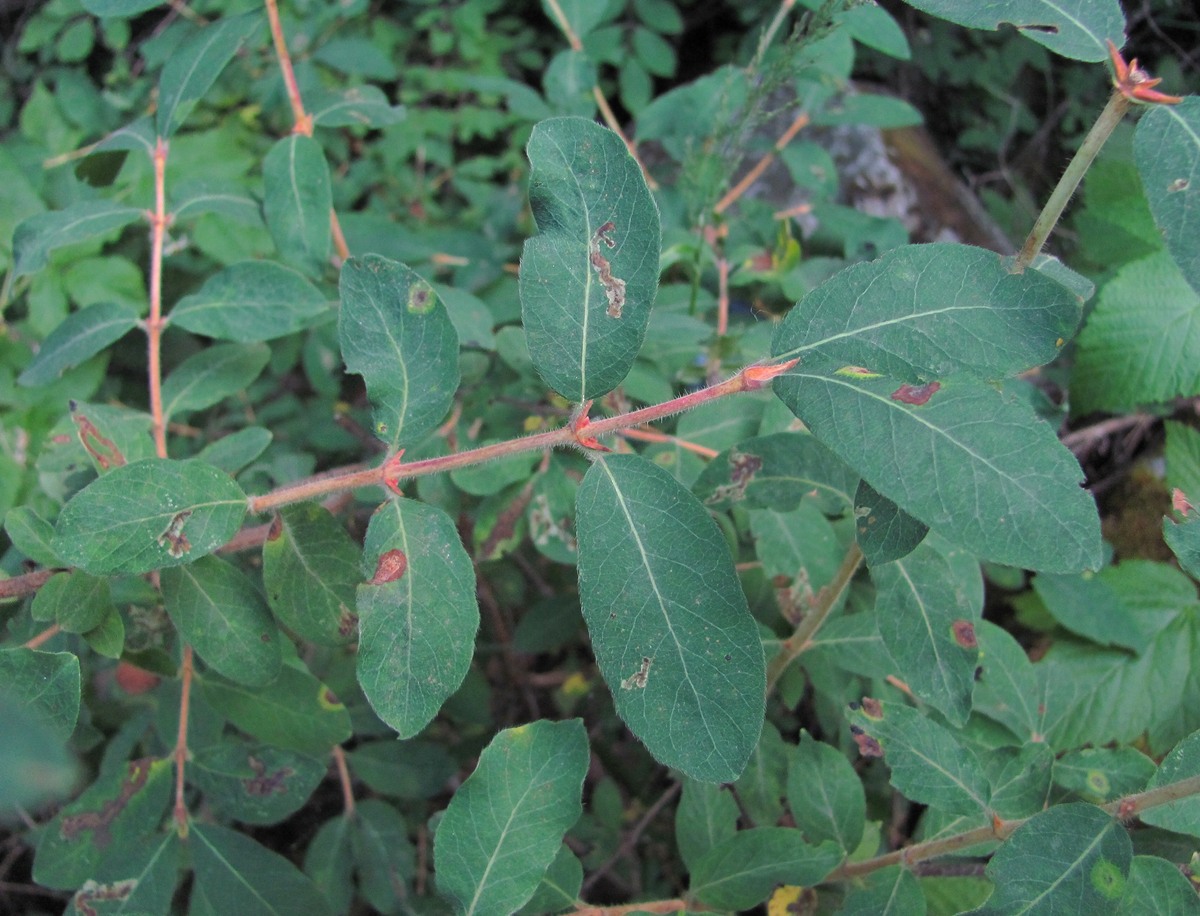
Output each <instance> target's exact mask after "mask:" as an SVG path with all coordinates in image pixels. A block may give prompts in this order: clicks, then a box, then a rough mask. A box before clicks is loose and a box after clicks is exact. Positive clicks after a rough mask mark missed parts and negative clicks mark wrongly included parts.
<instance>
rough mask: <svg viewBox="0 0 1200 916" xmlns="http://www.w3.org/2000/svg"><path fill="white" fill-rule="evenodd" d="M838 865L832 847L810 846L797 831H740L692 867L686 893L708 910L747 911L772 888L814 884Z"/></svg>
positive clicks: (838, 854) (837, 854)
mask: <svg viewBox="0 0 1200 916" xmlns="http://www.w3.org/2000/svg"><path fill="white" fill-rule="evenodd" d="M841 861H842V851H841V850H840V849H839V848H838V846H837V844H836V843H821V844H820V845H819V846H810V845H809V844H808V843H805V842H804V839H803V837H801V835H800V831H799V830H795V829H792V828H789V827H754V828H752V829H750V830H741V831H739V832H738V833H737V834H736V835H735V836H733V837H731V838H730V839H728V840H726V841H725V842H724V843H722V844H721V845H720V846H717V847H716V848H715V849H713V850H712V851H711V852H710V853H709V854H708V855H706V856H705V857H704V858H703V859H701V860H700V861H699V862H698V863H696V867H695V868H694V869H693V870H692V873H691V884H690V887H689V893H690V895H691V896H693V897H695V898H696V899H697V900H700V901H702V902H704V903H707V904H708V905H709V906H712V907H717V908H721V909H729V910H747V909H750V908H751V907H753V906H755V905H756V904H759V903H762V902H763V901H764V900H766V899H767V897H768V896H770V894H771V891H772V890H774V889H775V886H776V885H777V884H800V885H809V886H811V885H814V884H817V883H819V882H820V881H821V879H822V878H824V877H825V876H826V875H827V874H829V873H830V872H831V871H832V870H833V869H834V867H835V866H837V864H838V863H839V862H841Z"/></svg>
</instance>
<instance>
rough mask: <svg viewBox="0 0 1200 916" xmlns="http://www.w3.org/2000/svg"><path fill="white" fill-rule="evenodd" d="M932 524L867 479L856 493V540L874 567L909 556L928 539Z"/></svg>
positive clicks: (868, 563) (869, 564)
mask: <svg viewBox="0 0 1200 916" xmlns="http://www.w3.org/2000/svg"><path fill="white" fill-rule="evenodd" d="M928 533H929V526H928V525H926V524H925V523H924V522H921V521H918V520H917V519H915V518H913V517H912V516H911V515H909V514H908V513H907V512H905V511H904V510H903V509H901V508H900V507H899V506H897V505H896V504H895V503H894V502H892V501H891V500H890V499H888V498H887V497H886V496H882V495H880V494H879V493H876V492H875V488H874V487H872V486H871V485H870V484H869V483H867V482H866V481H865V480H860V481H859V482H858V491H857V492H856V493H855V494H854V540H855V541H856V542H857V544H858V546H859V549H860V550H862V552H863V556H864V557H866V559H867V565H868V566H870V567H872V568H873V567H875V566H878V565H879V564H881V563H889V562H891V561H892V560H899V559H900V558H901V557H906V556H908V555H909V554H910V553H912V552H913V551H914V550H916V548H917V545H918V544H920V543H921V542H922V541H923V540H925V535H927V534H928Z"/></svg>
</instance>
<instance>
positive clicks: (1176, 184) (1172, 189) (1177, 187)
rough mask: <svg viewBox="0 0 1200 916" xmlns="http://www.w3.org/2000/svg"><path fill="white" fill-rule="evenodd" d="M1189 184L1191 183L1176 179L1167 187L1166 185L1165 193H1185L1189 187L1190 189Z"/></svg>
mask: <svg viewBox="0 0 1200 916" xmlns="http://www.w3.org/2000/svg"><path fill="white" fill-rule="evenodd" d="M1191 184H1192V183H1191V182H1190V181H1188V180H1187V179H1186V178H1176V179H1175V180H1174V181H1172V182H1171V183H1170V184H1169V185H1167V193H1168V194H1178V193H1179V192H1180V191H1186V190H1187V189H1188V188H1189V187H1191Z"/></svg>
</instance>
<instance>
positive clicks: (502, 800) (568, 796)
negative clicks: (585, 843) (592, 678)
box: [433, 719, 590, 916]
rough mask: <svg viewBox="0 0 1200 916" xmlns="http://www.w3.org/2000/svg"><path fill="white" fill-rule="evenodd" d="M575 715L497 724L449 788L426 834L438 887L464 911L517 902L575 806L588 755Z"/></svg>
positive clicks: (550, 856)
mask: <svg viewBox="0 0 1200 916" xmlns="http://www.w3.org/2000/svg"><path fill="white" fill-rule="evenodd" d="M589 756H590V755H589V751H588V743H587V734H586V733H585V731H584V728H583V723H582V722H581V721H580V720H578V719H572V720H570V721H568V722H547V721H544V720H543V721H539V722H533V723H531V724H529V725H522V726H520V727H518V728H509V729H505V730H504V731H502V732H500V733H499V734H498V735H497V736H496V737H495V738H493V739H492V742H491V743H490V744H489V745H488V746H487V747H486V748H485V749H484V751H483V753H482V754H481V755H480V757H479V765H478V766H477V767H476V768H475V772H474V773H472V774H471V775H470V776H469V777H468V778H467V780H466V782H464V783H463V784H462V786H460V787H459V789H458V791H457V792H455V793H454V797H453V798H452V799H451V800H450V806H449V807H448V808H447V809H446V813H445V815H444V816H443V817H442V821H441V824H440V825H439V826H438V830H437V835H436V836H435V837H434V846H433V859H434V864H435V867H436V869H437V881H438V888H439V890H441V891H442V892H443V893H445V894H448V895H449V896H450V897H452V898H453V899H454V900H455V901H456V902H457V904H458V906H459V908H460V911H461V912H464V913H466V914H468V916H471V914H475V913H479V914H489V913H496V914H508V913H511V912H513V911H514V910H516V909H518V908H519V907H521V906H522V905H523V904H524V903H525V902H526V901H527V900H528V899H529V898H530V897H531V896H533V893H534V891H535V890H536V889H537V886H538V882H539V881H541V878H542V875H543V874H544V873H545V871H546V869H547V868H548V867H549V865H550V863H551V862H552V861H553V860H554V858H555V856H556V855H557V853H558V849H559V846H560V845H561V844H562V839H563V835H564V834H565V833H566V832H567V830H568V829H570V827H571V826H572V825H573V824H574V823H575V821H576V820H578V819H579V815H580V814H581V813H582V811H583V806H582V804H581V801H580V796H581V792H582V787H583V777H584V775H585V774H586V772H587V767H588V759H589Z"/></svg>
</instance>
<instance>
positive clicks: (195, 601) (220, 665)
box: [161, 557, 282, 686]
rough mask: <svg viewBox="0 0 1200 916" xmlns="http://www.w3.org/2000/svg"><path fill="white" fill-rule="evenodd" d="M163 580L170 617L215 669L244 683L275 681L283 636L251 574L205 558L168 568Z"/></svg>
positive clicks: (253, 683) (223, 562)
mask: <svg viewBox="0 0 1200 916" xmlns="http://www.w3.org/2000/svg"><path fill="white" fill-rule="evenodd" d="M161 579H162V596H163V606H164V607H165V609H166V611H167V614H168V615H170V617H171V621H172V622H173V623H174V624H175V626H176V627H177V628H178V630H179V634H180V636H182V637H183V639H184V640H186V641H187V642H188V643H189V644H190V645H192V646H193V647H194V648H195V650H196V652H197V654H199V656H200V657H201V658H202V659H203V660H204V662H205V663H206V664H207V665H208V666H209V667H211V668H212V669H214V670H215V671H218V672H220V673H221V674H223V675H225V677H227V678H229V679H230V680H233V681H237V682H238V683H239V684H247V685H250V686H262V685H263V684H268V683H270V682H271V681H272V680H274V679H275V676H276V675H277V674H278V673H279V665H280V661H281V658H282V655H281V648H280V639H281V638H282V637H281V634H280V632H279V628H278V627H276V626H275V621H274V619H272V617H271V614H270V612H269V611H268V610H267V606H266V603H265V602H264V601H263V599H262V595H260V594H259V592H258V589H257V588H255V587H254V583H253V582H251V581H250V579H249V578H248V577H247V576H246V574H245V573H243V572H242V571H241V570H239V569H238V568H237V567H235V566H233V565H232V564H230V563H227V562H225V561H224V560H221V559H218V558H217V557H201V558H200V559H198V560H196V562H194V563H189V564H187V565H186V566H177V567H175V568H173V569H164V570H163V571H162V573H161Z"/></svg>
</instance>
